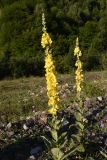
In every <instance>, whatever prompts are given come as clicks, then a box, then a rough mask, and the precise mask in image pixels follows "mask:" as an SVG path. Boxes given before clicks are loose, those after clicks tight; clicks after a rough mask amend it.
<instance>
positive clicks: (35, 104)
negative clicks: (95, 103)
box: [0, 71, 107, 122]
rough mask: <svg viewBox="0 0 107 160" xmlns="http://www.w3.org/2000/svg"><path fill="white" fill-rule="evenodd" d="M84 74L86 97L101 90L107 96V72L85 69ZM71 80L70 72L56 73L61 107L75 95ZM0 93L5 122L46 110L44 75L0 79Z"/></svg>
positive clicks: (1, 112) (97, 93) (0, 108)
mask: <svg viewBox="0 0 107 160" xmlns="http://www.w3.org/2000/svg"><path fill="white" fill-rule="evenodd" d="M84 77H85V83H86V86H89V87H88V88H85V90H86V91H87V92H86V93H87V95H86V96H88V97H93V96H100V95H102V94H104V93H105V94H106V95H107V71H100V72H88V73H87V72H86V73H85V75H84ZM74 82H75V79H74V74H67V75H58V83H59V87H58V88H59V92H60V97H61V103H62V105H63V106H67V105H68V104H69V101H71V99H73V98H74V96H75V93H74V90H75V87H74V86H73V85H74ZM103 90H105V92H103ZM0 93H1V94H0V117H1V119H2V120H5V121H7V122H8V121H15V120H18V119H21V118H22V117H26V116H29V115H32V114H35V112H37V111H43V110H46V109H47V101H48V99H47V95H46V82H45V78H44V77H30V78H20V79H15V80H1V81H0Z"/></svg>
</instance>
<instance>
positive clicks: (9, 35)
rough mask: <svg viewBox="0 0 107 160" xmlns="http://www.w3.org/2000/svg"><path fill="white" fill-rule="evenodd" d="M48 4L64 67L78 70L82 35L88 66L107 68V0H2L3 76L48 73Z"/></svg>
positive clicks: (56, 55) (57, 55) (59, 61)
mask: <svg viewBox="0 0 107 160" xmlns="http://www.w3.org/2000/svg"><path fill="white" fill-rule="evenodd" d="M43 10H44V11H45V14H46V20H47V28H48V32H49V33H50V35H51V37H52V39H53V56H54V58H55V63H56V68H57V71H58V72H60V73H65V72H69V71H71V70H73V68H74V63H75V61H74V58H73V57H74V56H73V50H74V44H75V39H76V37H77V36H79V39H80V45H81V49H82V53H83V62H84V69H85V70H93V69H106V68H107V45H106V44H107V36H106V33H107V1H105V0H85V1H84V0H59V1H57V0H54V1H53V0H48V1H47V0H30V1H29V0H0V78H4V77H7V76H9V77H20V76H29V75H43V74H44V67H43V66H44V51H43V50H42V49H41V46H40V45H41V42H40V40H41V35H42V24H41V13H42V11H43Z"/></svg>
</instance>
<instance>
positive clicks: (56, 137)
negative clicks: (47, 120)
mask: <svg viewBox="0 0 107 160" xmlns="http://www.w3.org/2000/svg"><path fill="white" fill-rule="evenodd" d="M51 134H52V137H53V139H54V140H55V141H56V142H57V141H58V133H57V131H56V130H54V129H53V130H52V131H51Z"/></svg>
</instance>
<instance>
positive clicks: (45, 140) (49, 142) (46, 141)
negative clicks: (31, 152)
mask: <svg viewBox="0 0 107 160" xmlns="http://www.w3.org/2000/svg"><path fill="white" fill-rule="evenodd" d="M41 137H42V138H43V140H44V142H45V144H46V146H47V148H48V149H50V147H51V145H52V144H51V141H49V140H48V139H47V138H46V137H45V136H41Z"/></svg>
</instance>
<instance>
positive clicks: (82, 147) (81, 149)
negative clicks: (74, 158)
mask: <svg viewBox="0 0 107 160" xmlns="http://www.w3.org/2000/svg"><path fill="white" fill-rule="evenodd" d="M77 150H78V151H79V152H85V149H84V146H83V144H80V145H79V146H78V147H77Z"/></svg>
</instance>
